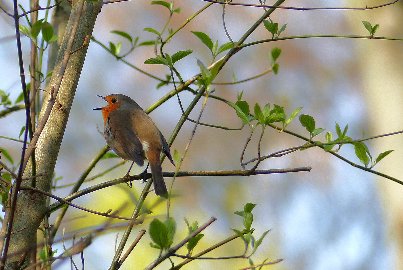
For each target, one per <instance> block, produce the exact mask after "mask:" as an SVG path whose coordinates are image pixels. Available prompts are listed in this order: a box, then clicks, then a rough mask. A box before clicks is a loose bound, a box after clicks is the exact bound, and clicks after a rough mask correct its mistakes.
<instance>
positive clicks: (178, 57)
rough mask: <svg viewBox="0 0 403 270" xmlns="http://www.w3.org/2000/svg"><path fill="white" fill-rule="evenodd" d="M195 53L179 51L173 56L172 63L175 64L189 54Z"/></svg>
mask: <svg viewBox="0 0 403 270" xmlns="http://www.w3.org/2000/svg"><path fill="white" fill-rule="evenodd" d="M192 52H193V51H192V50H185V51H178V52H176V53H174V54H173V55H172V57H171V58H172V63H173V64H175V63H176V62H178V61H179V60H181V59H183V58H185V57H186V56H188V55H189V54H191V53H192Z"/></svg>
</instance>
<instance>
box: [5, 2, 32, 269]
mask: <svg viewBox="0 0 403 270" xmlns="http://www.w3.org/2000/svg"><path fill="white" fill-rule="evenodd" d="M13 10H14V16H13V17H14V27H15V37H16V40H17V53H18V65H19V68H20V79H21V87H22V92H23V95H24V104H25V132H24V143H23V146H22V151H21V161H20V167H19V169H18V175H17V179H16V180H15V184H14V186H13V187H12V188H11V203H10V208H9V209H8V211H6V216H8V217H7V218H5V219H4V220H5V221H7V223H6V224H3V227H7V230H6V232H5V233H6V235H5V239H4V248H3V246H2V247H1V248H2V256H1V259H0V269H4V266H5V262H6V259H7V251H8V248H9V245H10V238H11V230H12V227H13V222H14V216H15V208H16V205H17V194H18V191H19V189H20V187H21V181H22V173H23V160H24V156H25V149H26V147H27V140H28V129H29V123H30V121H31V120H30V105H29V97H28V93H27V84H26V82H25V71H24V60H23V58H22V46H21V34H20V21H19V16H18V2H17V0H14V1H13Z"/></svg>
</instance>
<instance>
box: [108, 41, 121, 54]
mask: <svg viewBox="0 0 403 270" xmlns="http://www.w3.org/2000/svg"><path fill="white" fill-rule="evenodd" d="M121 47H122V44H121V43H120V42H119V43H118V44H115V43H113V42H109V49H110V51H111V53H112V54H113V55H114V56H118V55H119V52H120V48H121Z"/></svg>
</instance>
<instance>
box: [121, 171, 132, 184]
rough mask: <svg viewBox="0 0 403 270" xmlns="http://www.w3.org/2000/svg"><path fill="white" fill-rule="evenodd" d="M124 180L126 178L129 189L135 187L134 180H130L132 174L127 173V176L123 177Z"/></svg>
mask: <svg viewBox="0 0 403 270" xmlns="http://www.w3.org/2000/svg"><path fill="white" fill-rule="evenodd" d="M123 178H125V180H126V185H127V186H128V187H129V188H132V187H133V183H132V180H130V174H129V172H127V173H126V175H125V176H123Z"/></svg>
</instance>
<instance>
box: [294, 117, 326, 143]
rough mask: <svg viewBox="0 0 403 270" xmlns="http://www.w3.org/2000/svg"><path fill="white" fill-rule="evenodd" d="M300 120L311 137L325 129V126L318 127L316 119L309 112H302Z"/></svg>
mask: <svg viewBox="0 0 403 270" xmlns="http://www.w3.org/2000/svg"><path fill="white" fill-rule="evenodd" d="M299 121H300V123H301V125H302V126H303V127H305V129H306V130H307V131H308V132H309V135H310V138H311V139H312V138H313V137H315V136H317V135H319V134H320V133H322V132H323V131H324V129H323V128H316V124H315V119H314V118H313V117H312V116H310V115H308V114H301V115H300V116H299Z"/></svg>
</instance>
